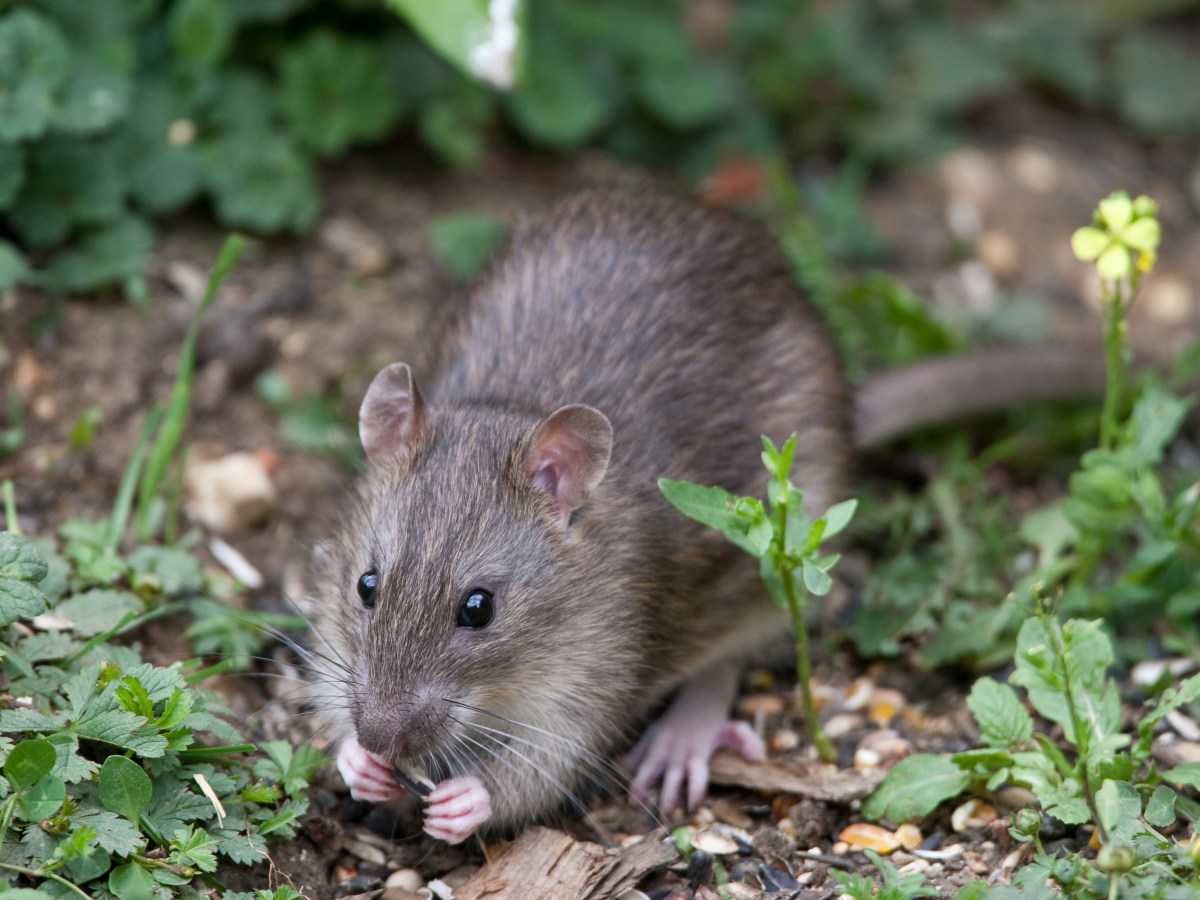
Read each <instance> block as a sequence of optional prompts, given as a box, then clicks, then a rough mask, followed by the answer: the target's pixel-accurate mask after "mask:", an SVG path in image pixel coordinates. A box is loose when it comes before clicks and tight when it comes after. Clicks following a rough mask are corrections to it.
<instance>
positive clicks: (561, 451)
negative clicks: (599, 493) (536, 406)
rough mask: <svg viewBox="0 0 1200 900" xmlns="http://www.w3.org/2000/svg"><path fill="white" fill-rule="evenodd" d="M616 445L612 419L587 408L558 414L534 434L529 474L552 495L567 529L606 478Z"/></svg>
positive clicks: (527, 455)
mask: <svg viewBox="0 0 1200 900" xmlns="http://www.w3.org/2000/svg"><path fill="white" fill-rule="evenodd" d="M612 442H613V430H612V425H611V424H610V423H609V421H608V417H607V416H605V415H604V413H602V412H600V411H599V410H598V409H593V408H592V407H590V406H583V405H575V406H564V407H562V408H561V409H559V410H556V411H555V412H553V413H551V414H550V416H549V417H548V418H547V419H546V420H545V421H544V422H542V423H541V424H540V425H538V427H537V429H536V430H535V431H534V432H533V438H532V440H531V441H530V444H529V449H528V450H527V451H526V452H525V460H524V463H525V474H526V476H528V478H529V480H530V482H531V483H532V484H533V486H534V487H536V488H539V489H541V490H543V491H545V492H546V493H547V494H549V495H550V499H551V500H553V501H554V507H555V509H557V510H558V514H559V517H560V519H561V520H562V524H563V525H564V526H565V525H566V524H567V520H568V519H569V518H570V516H571V513H572V512H573V511H574V510H576V509H578V508H579V507H580V506H582V505H583V502H584V501H585V500H586V499H587V496H588V494H589V493H591V491H592V489H593V488H595V487H596V485H598V484H599V483H600V481H601V479H603V478H604V473H605V472H606V471H608V460H609V457H610V456H611V455H612Z"/></svg>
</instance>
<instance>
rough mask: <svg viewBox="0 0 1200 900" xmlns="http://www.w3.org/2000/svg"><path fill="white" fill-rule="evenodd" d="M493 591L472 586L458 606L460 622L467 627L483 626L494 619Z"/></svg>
mask: <svg viewBox="0 0 1200 900" xmlns="http://www.w3.org/2000/svg"><path fill="white" fill-rule="evenodd" d="M492 603H493V597H492V592H491V591H489V590H487V589H486V588H471V589H470V590H469V591H467V592H466V593H465V594H463V597H462V603H461V604H459V607H458V624H459V625H462V626H464V627H466V628H483V627H484V626H485V625H487V623H488V622H490V621H492V613H493V605H492Z"/></svg>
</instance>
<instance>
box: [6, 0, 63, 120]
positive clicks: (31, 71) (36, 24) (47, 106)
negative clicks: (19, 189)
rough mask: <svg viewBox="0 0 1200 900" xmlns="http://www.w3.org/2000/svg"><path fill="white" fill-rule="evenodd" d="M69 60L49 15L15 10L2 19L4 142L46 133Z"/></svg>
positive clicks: (60, 36) (26, 10)
mask: <svg viewBox="0 0 1200 900" xmlns="http://www.w3.org/2000/svg"><path fill="white" fill-rule="evenodd" d="M70 59H71V55H70V49H69V48H68V46H67V42H66V40H65V39H64V38H63V36H62V33H61V32H60V31H59V30H58V28H57V27H55V25H54V24H53V23H52V22H50V21H49V20H48V19H46V18H45V17H43V16H41V15H39V14H38V13H36V12H33V11H31V10H28V9H17V10H15V11H13V12H10V13H9V14H8V15H6V16H4V17H3V18H0V141H3V142H5V143H15V142H16V141H20V140H25V139H27V138H32V137H37V136H38V135H40V134H41V133H42V132H43V131H44V130H45V128H46V126H47V125H48V124H49V123H50V117H51V116H52V115H53V113H54V103H55V95H56V93H57V91H58V89H59V88H60V87H61V86H62V84H63V82H64V81H65V80H66V77H67V73H68V71H70Z"/></svg>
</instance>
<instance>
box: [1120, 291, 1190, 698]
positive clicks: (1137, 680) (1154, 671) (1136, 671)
mask: <svg viewBox="0 0 1200 900" xmlns="http://www.w3.org/2000/svg"><path fill="white" fill-rule="evenodd" d="M1157 280H1158V279H1157V278H1156V279H1155V281H1157ZM1195 668H1196V661H1195V660H1194V659H1190V658H1188V657H1176V658H1175V659H1147V660H1143V661H1142V662H1140V663H1137V664H1136V665H1134V667H1133V668H1132V669H1131V670H1130V672H1129V677H1130V678H1131V679H1132V680H1133V683H1134V684H1136V685H1137V686H1138V687H1142V688H1146V687H1152V686H1154V685H1156V684H1158V682H1159V681H1161V680H1162V679H1163V676H1165V675H1168V674H1170V675H1171V676H1173V677H1175V678H1180V677H1182V676H1184V675H1187V674H1188V673H1189V672H1191V671H1192V670H1193V669H1195Z"/></svg>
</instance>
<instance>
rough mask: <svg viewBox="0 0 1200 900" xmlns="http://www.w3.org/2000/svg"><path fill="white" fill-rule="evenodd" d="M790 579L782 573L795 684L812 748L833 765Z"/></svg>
mask: <svg viewBox="0 0 1200 900" xmlns="http://www.w3.org/2000/svg"><path fill="white" fill-rule="evenodd" d="M791 575H792V573H791V572H785V573H783V589H784V591H785V592H786V593H787V600H788V612H790V613H791V615H792V627H793V629H794V631H795V636H796V681H797V686H798V687H799V688H800V697H801V700H802V703H803V706H804V722H805V724H806V725H807V726H808V735H809V737H810V738H811V739H812V742H813V746H814V747H816V748H817V756H819V757H820V758H821V760H822V761H823V762H834V761H835V760H836V759H837V751H836V750H835V749H834V747H833V744H831V743H830V742H829V738H828V737H827V736H826V735H825V729H824V728H822V727H821V720H820V719H819V718H818V717H817V706H816V704H815V703H814V702H813V695H812V684H811V683H810V681H811V674H812V673H811V668H810V666H809V661H808V627H807V626H806V625H805V624H804V610H803V609H801V607H800V600H799V598H798V597H797V596H796V589H795V587H793V586H792V577H791Z"/></svg>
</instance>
